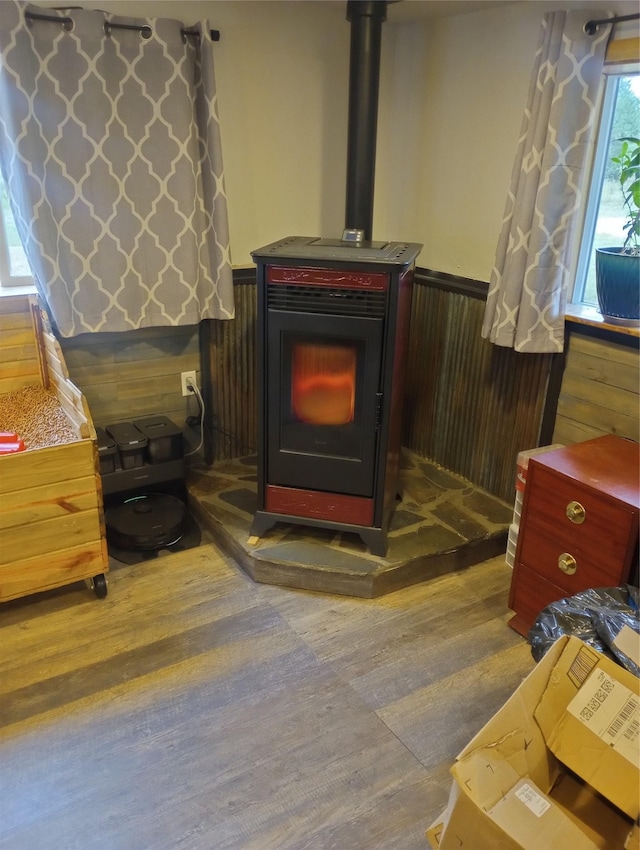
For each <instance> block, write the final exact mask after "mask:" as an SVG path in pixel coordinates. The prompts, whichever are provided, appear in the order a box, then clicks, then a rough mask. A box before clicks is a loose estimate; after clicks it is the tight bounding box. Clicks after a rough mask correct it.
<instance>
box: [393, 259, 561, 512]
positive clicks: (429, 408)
mask: <svg viewBox="0 0 640 850" xmlns="http://www.w3.org/2000/svg"><path fill="white" fill-rule="evenodd" d="M415 283H416V286H415V287H414V295H413V308H412V312H411V335H410V342H409V362H408V369H407V386H406V401H405V413H404V422H405V431H404V441H403V444H404V445H405V446H406V447H407V448H409V449H411V451H414V452H416V454H419V455H422V456H423V457H428V458H430V459H431V460H434V461H436V463H439V464H441V465H442V466H444V467H446V469H448V470H450V471H451V472H456V473H458V474H459V475H462V476H463V477H464V478H466V479H468V480H469V481H472V482H473V483H474V484H476V485H477V486H479V487H482V488H483V489H484V490H486V491H487V492H489V493H492V494H493V495H494V496H498V497H500V498H502V499H505V500H506V501H512V500H513V494H514V482H515V470H516V459H517V455H518V452H520V451H522V450H524V449H531V448H535V447H536V446H538V445H539V444H540V443H541V442H542V439H541V432H542V425H543V417H544V415H545V403H546V398H547V388H548V386H549V378H550V374H551V366H552V362H553V357H555V355H550V354H519V353H517V352H515V351H513V349H510V348H502V347H500V346H497V345H493V344H492V343H490V342H488V341H487V340H485V339H482V338H481V336H480V330H481V327H482V318H483V314H484V305H485V301H486V295H487V288H488V286H487V284H486V283H482V282H480V281H473V280H468V279H465V278H458V277H454V276H452V275H447V274H442V273H438V272H430V271H426V270H424V269H420V270H418V273H417V274H416V280H415ZM560 356H561V355H558V357H560ZM549 442H550V441H549Z"/></svg>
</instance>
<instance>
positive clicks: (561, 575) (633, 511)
mask: <svg viewBox="0 0 640 850" xmlns="http://www.w3.org/2000/svg"><path fill="white" fill-rule="evenodd" d="M639 491H640V455H639V452H638V443H636V442H633V441H632V440H626V439H623V438H622V437H616V436H614V435H612V434H607V435H605V436H603V437H597V438H595V439H593V440H587V441H586V442H584V443H576V444H575V445H573V446H567V447H565V448H561V449H555V450H552V451H549V452H545V453H544V454H542V455H540V456H539V457H534V458H532V459H531V461H530V462H529V467H528V471H527V484H526V488H525V493H524V501H523V506H522V517H521V521H520V531H519V533H518V544H517V548H516V556H515V564H514V569H513V577H512V580H511V590H510V594H509V607H510V608H511V610H512V611H514V617H513V618H512V619H511V620H510V621H509V625H510V626H511V627H512V628H513V629H515V631H517V632H518V633H519V634H521V635H524V636H526V635H527V634H528V632H529V629H530V628H531V626H532V625H533V622H534V621H535V619H536V617H537V616H538V614H539V613H540V611H541V610H542V609H543V608H545V607H546V606H547V605H548V604H549V603H550V602H554V601H556V600H558V599H562V598H563V597H565V596H573V595H574V594H576V593H579V592H580V591H582V590H587V589H588V588H591V587H614V586H618V585H621V584H624V583H625V582H627V581H629V580H630V578H631V577H635V576H636V575H637V572H636V570H637V563H638V516H639V514H640V492H639Z"/></svg>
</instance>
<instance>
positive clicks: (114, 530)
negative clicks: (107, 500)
mask: <svg viewBox="0 0 640 850" xmlns="http://www.w3.org/2000/svg"><path fill="white" fill-rule="evenodd" d="M187 519H188V515H187V509H186V507H185V505H184V504H183V502H181V501H180V499H176V498H175V496H168V495H166V494H165V493H150V494H149V495H147V496H132V497H131V498H130V499H127V500H126V501H125V502H123V503H122V504H120V505H115V506H114V507H112V508H108V509H107V511H106V512H105V520H106V525H107V534H108V536H109V538H110V539H111V540H112V541H113V543H114V544H115V545H116V546H118V547H120V548H122V549H141V550H149V549H161V548H163V547H164V546H170V545H172V544H173V543H176V542H177V541H178V540H180V538H181V537H182V535H183V534H184V532H185V530H186V528H187Z"/></svg>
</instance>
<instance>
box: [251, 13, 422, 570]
mask: <svg viewBox="0 0 640 850" xmlns="http://www.w3.org/2000/svg"><path fill="white" fill-rule="evenodd" d="M386 12H387V3H386V2H385V0H349V2H348V3H347V20H349V21H350V23H351V46H350V62H349V126H348V139H347V175H346V176H347V192H346V214H345V230H344V232H343V234H342V238H341V239H321V238H315V237H306V236H289V237H287V238H285V239H281V240H279V241H278V242H274V243H272V244H271V245H266V246H265V247H264V248H259V249H257V250H256V251H253V252H252V257H253V259H254V261H255V263H256V268H257V287H258V316H257V322H258V327H257V347H258V508H257V511H256V514H255V518H254V522H253V526H252V529H251V533H252V534H253V535H255V536H258V537H260V536H262V534H263V533H264V532H265V531H266V530H267V529H268V528H270V527H271V526H272V525H273V524H274V523H276V522H280V521H281V522H289V523H297V524H304V525H313V526H319V527H321V528H329V529H336V530H339V531H352V532H356V533H357V534H359V535H360V537H361V538H362V539H363V540H364V542H365V543H366V544H367V545H368V547H369V549H370V550H371V552H372V553H373V554H375V555H380V556H385V555H386V552H387V532H388V528H389V522H390V519H391V515H392V513H393V508H394V505H395V500H396V497H397V496H398V495H399V487H398V467H399V459H400V441H401V427H402V421H401V420H402V403H403V391H404V374H405V359H406V351H407V341H408V334H409V315H410V310H411V293H412V288H413V274H414V268H415V260H416V257H417V256H418V254H419V253H420V250H421V248H422V245H418V244H415V243H406V242H374V241H372V240H371V226H372V220H373V191H374V172H375V152H376V124H377V111H378V86H379V75H380V46H381V29H382V23H383V22H384V21H385V20H386Z"/></svg>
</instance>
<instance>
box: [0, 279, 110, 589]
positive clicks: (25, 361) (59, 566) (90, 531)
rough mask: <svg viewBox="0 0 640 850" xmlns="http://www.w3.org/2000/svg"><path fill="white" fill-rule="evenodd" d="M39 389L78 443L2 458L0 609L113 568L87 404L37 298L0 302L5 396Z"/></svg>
mask: <svg viewBox="0 0 640 850" xmlns="http://www.w3.org/2000/svg"><path fill="white" fill-rule="evenodd" d="M29 385H40V386H43V387H45V388H46V389H48V390H49V391H50V392H51V393H53V394H54V395H55V396H56V397H57V399H58V401H59V403H60V405H61V407H62V409H63V410H64V411H65V413H66V415H67V417H68V419H69V421H70V423H71V425H72V428H73V430H74V432H75V436H76V439H75V440H74V441H72V442H69V443H65V444H63V445H57V446H51V447H47V448H40V449H31V450H28V451H24V452H18V453H16V454H11V455H5V456H0V504H1V505H2V510H1V511H0V601H6V600H8V599H14V598H16V597H19V596H25V595H27V594H30V593H36V592H38V591H42V590H49V589H51V588H54V587H60V586H61V585H66V584H70V583H72V582H76V581H81V580H84V579H93V580H94V586H95V590H96V593H97V595H98V596H103V595H105V594H106V580H105V578H104V574H105V573H106V572H107V571H108V568H109V561H108V553H107V543H106V530H105V523H104V510H103V500H102V483H101V479H100V468H99V458H98V445H97V439H96V432H95V428H94V426H93V421H92V419H91V413H90V412H89V408H88V407H87V404H86V401H85V399H84V396H83V395H82V393H81V392H80V390H79V389H78V388H77V387H76V386H75V385H74V384H73V383H72V382H71V381H70V380H69V374H68V372H67V368H66V365H65V362H64V356H63V354H62V351H61V349H60V345H59V344H58V341H57V339H56V338H55V336H54V335H53V333H52V332H51V330H50V329H49V328H48V325H47V322H46V319H45V317H44V316H43V314H42V311H41V310H40V307H39V304H38V301H37V299H36V298H35V297H33V296H19V295H18V296H9V297H2V298H0V394H4V393H8V392H12V391H15V390H19V389H21V388H23V387H25V386H29Z"/></svg>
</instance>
